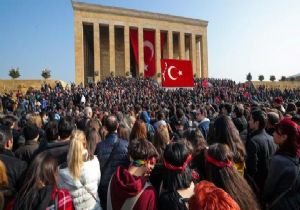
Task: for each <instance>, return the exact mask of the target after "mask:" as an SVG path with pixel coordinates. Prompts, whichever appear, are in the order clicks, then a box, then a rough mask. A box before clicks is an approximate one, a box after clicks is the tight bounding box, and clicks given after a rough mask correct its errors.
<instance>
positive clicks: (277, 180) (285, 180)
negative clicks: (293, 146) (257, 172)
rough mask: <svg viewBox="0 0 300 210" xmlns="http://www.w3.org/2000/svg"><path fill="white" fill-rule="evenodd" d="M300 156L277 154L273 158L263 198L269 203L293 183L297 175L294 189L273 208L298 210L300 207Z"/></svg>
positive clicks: (275, 209) (273, 209)
mask: <svg viewBox="0 0 300 210" xmlns="http://www.w3.org/2000/svg"><path fill="white" fill-rule="evenodd" d="M298 167H300V166H299V158H296V157H291V156H289V155H288V154H276V155H274V157H273V158H272V160H271V165H270V170H269V175H268V178H267V180H266V183H265V187H264V193H263V198H264V201H265V202H267V203H269V204H270V203H272V202H273V201H274V200H275V199H276V198H277V197H278V196H280V195H281V194H282V193H283V192H285V191H287V190H288V189H289V187H290V186H291V185H292V184H293V181H294V179H295V176H296V175H297V181H296V184H295V185H293V188H292V190H291V191H290V192H289V193H287V194H286V195H285V196H283V197H282V198H281V199H280V200H279V201H278V202H277V203H276V204H274V205H273V206H272V207H271V209H272V210H281V209H283V210H286V209H289V210H298V209H299V208H300V174H299V172H298V170H299V169H298Z"/></svg>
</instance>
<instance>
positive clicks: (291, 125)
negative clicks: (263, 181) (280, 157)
mask: <svg viewBox="0 0 300 210" xmlns="http://www.w3.org/2000/svg"><path fill="white" fill-rule="evenodd" d="M273 138H274V142H275V143H276V144H277V145H278V146H279V152H286V153H289V154H291V155H293V156H300V128H299V126H298V125H297V124H296V123H295V122H293V121H292V120H291V119H289V118H285V119H283V120H281V121H280V122H279V123H278V124H277V125H276V129H275V132H274V134H273Z"/></svg>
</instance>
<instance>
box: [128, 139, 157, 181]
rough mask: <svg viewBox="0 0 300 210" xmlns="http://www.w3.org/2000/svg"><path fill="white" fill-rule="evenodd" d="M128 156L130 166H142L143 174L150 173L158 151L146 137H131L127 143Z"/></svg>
mask: <svg viewBox="0 0 300 210" xmlns="http://www.w3.org/2000/svg"><path fill="white" fill-rule="evenodd" d="M128 156H129V158H130V160H131V163H132V166H134V167H143V168H144V176H145V175H150V173H151V171H152V169H153V168H154V166H155V164H156V160H157V158H158V153H157V150H156V149H155V147H154V146H153V144H152V143H151V142H150V141H148V140H147V139H133V140H132V141H131V142H130V143H129V145H128Z"/></svg>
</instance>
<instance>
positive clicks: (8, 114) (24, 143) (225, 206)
mask: <svg viewBox="0 0 300 210" xmlns="http://www.w3.org/2000/svg"><path fill="white" fill-rule="evenodd" d="M299 124H300V90H299V89H294V90H284V91H280V90H277V89H276V90H267V89H265V88H262V87H261V88H258V89H255V88H254V86H253V85H251V83H245V84H236V83H235V82H234V81H231V80H220V79H205V80H199V79H196V80H195V88H193V89H164V88H162V87H161V86H160V85H159V84H158V83H157V82H156V81H154V80H152V79H149V78H122V77H109V78H106V79H104V80H103V81H101V82H98V83H92V84H88V85H86V86H84V85H82V84H81V85H75V84H72V85H70V86H66V87H62V85H61V84H60V83H57V85H56V86H55V87H50V86H49V85H47V84H44V85H43V86H42V87H41V89H39V90H35V89H29V90H28V91H27V93H26V94H22V93H21V92H18V93H17V94H16V95H13V94H10V93H7V94H5V95H2V96H1V100H0V168H1V170H0V210H2V209H6V210H11V209H25V210H27V209H40V210H45V209H56V210H57V209H59V210H61V209H93V210H94V209H95V210H96V209H104V210H121V209H122V210H125V209H126V210H130V209H132V210H138V209H148V210H152V209H153V210H154V209H174V210H187V209H191V210H196V209H207V210H213V209H218V210H229V209H233V210H235V209H236V210H238V209H241V210H259V209H262V210H264V209H266V210H269V209H272V210H280V209H291V210H293V209H295V210H296V209H300V163H299V158H300V127H299Z"/></svg>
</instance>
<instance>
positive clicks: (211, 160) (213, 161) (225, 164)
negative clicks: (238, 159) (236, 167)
mask: <svg viewBox="0 0 300 210" xmlns="http://www.w3.org/2000/svg"><path fill="white" fill-rule="evenodd" d="M205 158H206V161H207V162H209V163H211V164H213V165H214V166H217V167H218V168H224V167H229V168H232V162H231V161H229V160H226V161H225V162H223V161H219V160H216V159H214V158H213V157H211V156H210V155H209V154H206V156H205Z"/></svg>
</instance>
